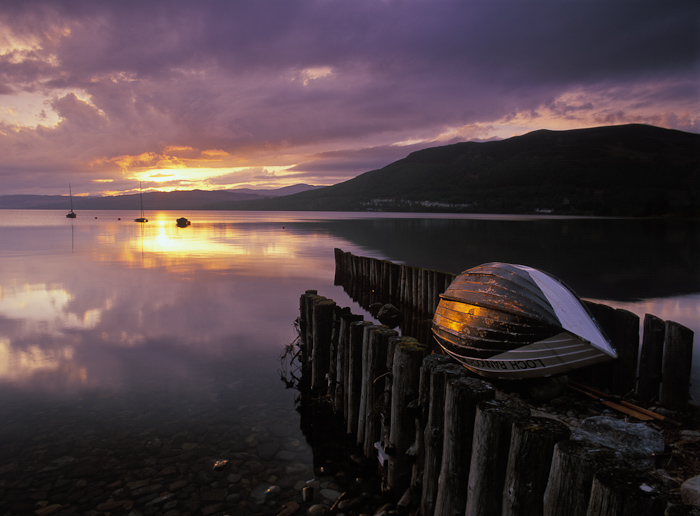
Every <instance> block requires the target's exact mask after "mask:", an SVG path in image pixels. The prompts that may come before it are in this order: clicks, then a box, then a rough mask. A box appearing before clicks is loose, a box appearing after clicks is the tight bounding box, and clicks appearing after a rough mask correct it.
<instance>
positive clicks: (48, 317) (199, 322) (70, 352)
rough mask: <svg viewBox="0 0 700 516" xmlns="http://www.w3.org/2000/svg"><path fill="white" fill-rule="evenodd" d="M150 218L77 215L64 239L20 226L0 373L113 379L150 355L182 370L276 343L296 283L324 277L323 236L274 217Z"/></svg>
mask: <svg viewBox="0 0 700 516" xmlns="http://www.w3.org/2000/svg"><path fill="white" fill-rule="evenodd" d="M110 215H111V214H110ZM149 220H150V222H148V223H146V224H136V223H134V222H132V220H130V219H129V220H127V219H126V218H125V219H124V220H119V221H118V220H117V218H116V217H115V216H111V217H110V219H109V220H107V219H106V216H105V215H104V214H100V219H99V220H98V219H97V218H96V217H95V218H93V217H90V218H87V217H86V218H85V220H80V221H78V222H74V223H73V224H72V225H71V228H70V240H68V236H67V234H66V232H65V231H63V229H64V228H61V227H58V229H56V227H55V226H53V227H42V229H41V230H40V231H41V232H40V233H39V232H37V234H36V235H35V234H34V231H36V230H34V229H33V228H32V229H30V230H27V232H26V233H23V235H27V238H26V240H25V241H26V243H27V250H25V249H19V251H20V252H16V253H15V254H14V255H13V256H9V257H7V256H6V257H5V258H8V259H7V260H6V259H5V258H3V265H7V266H8V267H7V268H5V267H4V269H5V270H2V271H0V324H1V326H0V383H6V384H13V385H16V386H20V387H28V388H40V389H41V388H44V389H46V390H47V391H51V390H55V391H69V392H72V391H74V390H75V389H76V388H78V389H82V388H85V387H100V388H108V389H118V388H120V386H124V385H129V384H130V382H133V378H134V375H135V374H136V373H135V370H136V369H137V368H139V367H142V364H143V363H150V362H149V361H152V363H153V367H152V369H154V370H155V369H158V368H159V367H161V368H166V369H168V373H167V374H168V381H170V380H171V378H170V375H174V376H175V377H178V378H185V377H187V376H188V375H189V374H191V373H189V372H188V370H189V369H188V368H190V367H193V366H194V367H197V365H196V362H197V361H199V360H201V361H203V362H208V361H220V360H221V361H225V360H230V357H231V356H232V355H235V354H236V353H243V352H244V351H242V350H243V349H245V348H246V347H250V346H256V345H257V346H258V347H259V349H263V347H264V346H267V347H269V348H273V347H274V348H275V349H276V347H277V346H279V345H281V344H280V343H285V342H286V340H285V339H287V340H289V339H290V337H289V334H291V330H290V328H291V321H293V318H294V316H295V315H296V309H297V306H298V296H299V294H300V292H303V291H304V289H306V288H310V286H311V287H315V286H317V279H316V278H318V276H319V274H321V275H325V276H327V277H328V280H330V281H332V275H333V264H332V258H331V261H329V259H328V257H329V256H331V257H332V248H333V245H332V243H331V244H330V245H329V239H328V237H327V236H323V237H319V235H317V234H314V233H313V232H309V231H305V230H301V229H299V228H298V227H297V228H296V229H292V228H291V227H289V226H286V227H285V224H284V223H282V222H279V223H278V222H277V221H267V222H265V223H263V224H251V223H236V222H231V221H226V222H217V221H215V222H202V223H199V222H198V221H197V220H193V222H192V225H191V226H189V227H186V228H179V227H177V226H176V224H175V220H174V218H172V216H171V215H168V216H167V218H166V217H162V218H160V217H158V216H155V217H152V216H149ZM66 244H68V245H66ZM44 250H45V251H44ZM56 250H63V252H57V251H56ZM23 253H24V254H23ZM306 278H312V279H311V280H308V279H306ZM285 283H288V285H284V284H285ZM270 294H274V295H273V296H271V295H270ZM282 330H284V337H280V334H281V332H282ZM154 343H155V344H154ZM260 344H262V347H261V346H260ZM154 345H155V346H157V347H156V348H155V349H156V350H155V351H154ZM193 357H196V358H195V359H194V361H195V364H194V365H192V364H191V363H192V361H193ZM133 361H140V362H139V363H138V365H137V366H136V367H134V365H133V363H132V362H133ZM199 367H201V366H199ZM42 386H43V387H42Z"/></svg>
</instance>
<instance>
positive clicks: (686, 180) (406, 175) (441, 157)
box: [220, 124, 700, 216]
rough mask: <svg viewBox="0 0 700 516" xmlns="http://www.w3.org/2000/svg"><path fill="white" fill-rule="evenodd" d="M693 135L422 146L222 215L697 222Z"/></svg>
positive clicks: (577, 135) (594, 134)
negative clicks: (427, 214)
mask: <svg viewBox="0 0 700 516" xmlns="http://www.w3.org/2000/svg"><path fill="white" fill-rule="evenodd" d="M699 157H700V135H698V134H694V133H685V132H682V131H675V130H669V129H662V128H659V127H653V126H648V125H638V124H631V125H622V126H606V127H596V128H591V129H577V130H570V131H550V130H539V131H534V132H531V133H527V134H525V135H523V136H517V137H513V138H509V139H506V140H500V141H490V142H483V143H477V142H465V143H457V144H453V145H447V146H442V147H434V148H429V149H424V150H421V151H417V152H414V153H411V154H409V155H408V156H407V157H406V158H404V159H401V160H399V161H396V162H394V163H391V164H390V165H387V166H386V167H384V168H382V169H379V170H373V171H370V172H366V173H364V174H362V175H360V176H358V177H356V178H354V179H351V180H349V181H346V182H344V183H339V184H337V185H334V186H329V187H326V188H322V189H318V190H314V191H306V192H302V193H299V194H296V195H290V196H285V197H280V198H275V199H264V200H255V201H243V202H236V203H222V204H221V205H220V207H221V208H226V209H249V210H253V209H258V210H324V211H435V212H469V213H513V214H524V213H552V214H562V215H601V216H664V215H678V216H700V160H699Z"/></svg>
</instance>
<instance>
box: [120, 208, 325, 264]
mask: <svg viewBox="0 0 700 516" xmlns="http://www.w3.org/2000/svg"><path fill="white" fill-rule="evenodd" d="M308 244H309V236H308V235H303V234H299V233H297V232H295V231H292V230H286V229H285V228H284V227H283V226H278V227H269V228H267V229H266V230H265V231H260V230H259V228H256V230H255V231H251V228H250V227H249V225H245V224H244V225H238V226H236V225H217V224H202V225H197V224H194V225H192V226H190V227H187V228H178V227H177V226H175V225H174V224H173V223H172V221H170V220H157V221H156V222H155V223H154V224H151V223H150V222H149V225H148V226H146V227H144V228H143V229H142V230H141V231H140V232H139V233H135V234H131V235H130V237H129V240H128V242H127V243H125V244H124V245H123V248H122V252H121V254H120V257H119V260H120V261H122V262H124V263H125V264H128V265H129V266H131V267H143V268H163V269H166V270H168V271H169V272H173V273H177V274H180V275H188V274H191V273H192V272H194V271H196V270H209V271H216V270H229V269H241V268H245V269H246V270H248V273H249V274H250V273H252V274H260V275H268V274H269V273H270V271H269V269H267V268H266V267H262V266H261V265H262V264H263V263H264V262H267V261H270V260H282V261H280V262H279V263H278V265H277V267H276V268H275V270H274V274H275V275H276V276H280V275H284V274H285V273H291V272H292V271H298V270H299V269H300V268H306V269H308V270H314V268H315V267H318V266H320V262H318V261H317V259H316V258H313V257H311V256H306V257H304V255H305V253H304V249H305V248H306V247H308ZM285 271H286V272H285Z"/></svg>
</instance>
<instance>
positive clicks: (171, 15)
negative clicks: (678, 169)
mask: <svg viewBox="0 0 700 516" xmlns="http://www.w3.org/2000/svg"><path fill="white" fill-rule="evenodd" d="M699 6H700V4H698V2H696V1H694V0H693V1H669V2H658V1H646V0H641V1H640V0H616V1H613V2H611V1H609V0H606V1H603V0H588V1H573V0H530V1H527V2H523V1H521V0H501V1H498V0H488V1H487V0H470V1H465V0H430V1H427V0H371V1H370V0H353V1H340V0H285V1H284V2H280V1H265V0H258V1H252V0H251V1H236V2H232V1H229V0H209V1H207V0H203V1H196V2H195V1H184V0H154V1H148V2H141V1H110V2H94V1H87V0H73V1H71V0H51V1H49V0H45V1H38V0H25V1H23V2H5V3H3V4H2V5H1V6H0V23H2V25H3V26H4V27H7V28H10V27H11V31H9V32H8V34H10V36H8V38H9V39H11V40H12V41H11V42H10V43H12V44H9V45H5V46H7V47H8V48H12V49H13V50H11V51H6V53H5V54H2V55H0V100H3V101H7V102H10V101H11V102H15V101H17V102H19V100H17V99H19V98H20V94H33V95H37V94H40V93H41V94H43V95H44V96H45V98H46V99H47V105H46V107H45V108H44V109H45V110H46V111H45V113H44V115H43V118H42V120H44V119H48V118H49V115H47V113H48V114H51V113H53V114H54V116H56V115H57V116H58V118H59V119H60V121H61V122H60V124H58V125H56V126H47V127H46V128H44V129H41V128H37V129H34V128H32V127H30V126H26V127H22V128H21V129H20V130H17V129H16V128H12V130H11V128H10V126H6V127H5V130H2V127H1V126H0V152H3V154H4V156H5V158H6V159H5V163H4V164H2V165H0V174H2V175H3V177H8V178H9V179H8V181H9V182H10V183H11V182H12V179H11V178H12V177H13V174H15V172H16V171H17V170H19V169H24V170H36V171H37V172H39V171H42V170H43V171H46V170H49V169H50V170H65V169H73V170H76V169H77V170H82V171H83V176H82V177H83V184H84V186H85V188H88V181H89V179H90V178H94V176H95V174H99V175H100V177H99V178H103V176H105V175H108V176H110V177H112V178H114V179H117V175H118V174H120V175H122V176H124V175H127V176H128V174H129V172H128V171H126V169H124V168H121V169H117V168H116V167H114V166H113V165H112V169H110V168H109V166H108V165H109V164H114V163H116V162H119V158H120V156H136V155H139V154H142V153H156V154H158V153H162V152H163V149H164V148H165V147H167V146H189V147H192V148H194V149H197V150H198V151H204V150H206V149H219V150H222V151H225V152H226V153H227V154H228V156H229V158H227V161H226V163H225V165H226V166H229V167H234V166H238V167H240V166H245V167H265V166H271V165H280V166H284V165H295V166H294V167H293V168H292V169H290V173H292V172H293V173H295V174H302V175H305V176H307V177H315V178H317V179H319V180H321V179H320V178H321V177H322V174H321V173H322V172H324V169H325V172H326V173H327V174H326V177H327V182H336V181H337V180H342V179H345V178H348V177H351V176H352V175H356V174H358V173H361V172H364V171H366V170H368V169H369V168H379V166H383V165H384V164H386V163H380V162H379V161H378V158H379V155H380V152H379V151H378V150H377V149H384V150H387V151H390V152H386V153H385V152H382V153H381V154H382V156H386V157H387V158H390V159H392V160H393V159H398V158H400V157H403V156H404V155H405V154H399V153H398V151H400V150H401V149H402V147H396V146H394V145H392V144H395V143H397V142H409V143H411V142H414V143H415V145H417V146H418V147H420V146H427V145H434V144H438V143H444V142H446V141H450V140H451V139H453V138H462V139H465V138H470V139H471V138H489V137H493V136H501V137H503V136H509V135H510V134H512V133H514V132H522V131H524V130H529V129H534V128H540V127H543V126H544V127H547V126H550V125H552V126H554V127H552V128H565V127H580V126H585V125H592V124H595V123H600V121H606V120H610V121H614V122H612V123H625V122H629V121H638V122H645V123H654V124H657V125H665V126H673V127H675V128H680V129H684V130H698V122H697V120H698V114H697V101H698V84H697V78H698V72H699V71H700V70H699V69H698V53H699V52H698V49H699V42H698V27H697V20H698V14H700V7H699ZM2 42H3V41H2V38H1V37H0V43H2ZM18 43H22V44H21V45H18ZM13 45H14V46H13ZM0 54H1V51H0ZM13 109H14V107H13ZM8 112H13V111H12V109H10V108H9V107H8ZM36 116H37V117H38V116H39V115H36ZM35 123H37V122H35ZM41 123H44V122H41ZM567 124H568V125H567ZM421 142H422V143H421ZM435 142H438V143H435ZM348 149H356V150H354V151H351V150H348ZM359 149H366V151H361V150H359ZM397 149H398V151H397ZM403 150H408V149H405V148H404V149H403ZM69 151H70V152H69ZM363 152H365V153H366V154H365V156H364V157H362V156H361V154H362V153H363ZM343 153H347V156H349V155H351V154H354V155H356V156H355V157H353V158H352V159H350V158H347V157H342V154H343ZM394 156H397V158H394ZM121 162H122V163H123V162H124V160H121ZM42 163H43V165H42ZM95 163H99V164H100V165H99V166H97V165H95ZM222 166H223V165H222ZM353 167H357V168H353ZM362 167H369V168H362ZM60 181H61V182H63V181H64V179H63V178H62V179H60Z"/></svg>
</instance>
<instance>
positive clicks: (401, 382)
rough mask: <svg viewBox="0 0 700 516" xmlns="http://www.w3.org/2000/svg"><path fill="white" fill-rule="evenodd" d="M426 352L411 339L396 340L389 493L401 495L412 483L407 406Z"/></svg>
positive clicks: (411, 423)
mask: <svg viewBox="0 0 700 516" xmlns="http://www.w3.org/2000/svg"><path fill="white" fill-rule="evenodd" d="M427 354H428V348H426V347H425V346H423V345H422V344H420V343H419V342H418V341H417V340H416V339H413V338H411V337H402V338H400V339H397V340H396V348H395V350H394V363H393V367H392V369H391V377H392V387H391V423H390V425H389V443H390V445H391V454H390V455H389V465H388V471H387V485H388V488H389V491H392V492H394V493H396V494H402V493H403V492H404V491H406V489H408V487H409V485H410V483H411V464H410V460H409V459H410V458H409V457H408V455H406V452H407V451H408V449H409V448H410V446H411V445H412V444H413V440H414V438H415V435H416V432H415V427H414V424H415V419H416V418H415V412H414V411H412V410H410V409H409V408H408V405H409V403H411V402H413V401H415V400H416V399H417V398H418V387H419V384H420V368H421V364H422V363H423V359H424V358H425V356H426V355H427Z"/></svg>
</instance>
